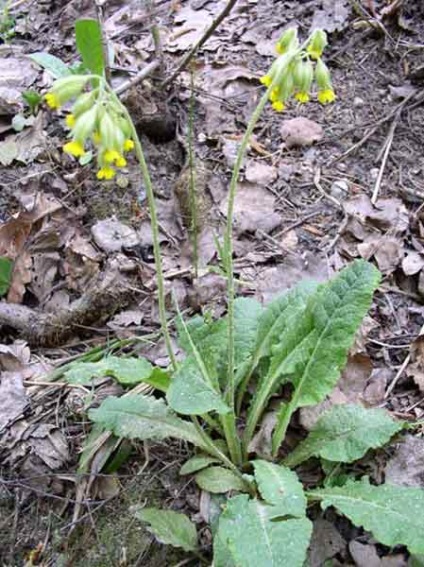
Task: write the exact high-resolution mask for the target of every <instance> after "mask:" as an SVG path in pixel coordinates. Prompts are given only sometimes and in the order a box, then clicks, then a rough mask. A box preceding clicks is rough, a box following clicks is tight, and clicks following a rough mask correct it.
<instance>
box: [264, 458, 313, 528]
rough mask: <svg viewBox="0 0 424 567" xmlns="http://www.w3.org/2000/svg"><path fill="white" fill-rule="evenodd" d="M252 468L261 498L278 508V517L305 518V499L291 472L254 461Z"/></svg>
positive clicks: (273, 465) (300, 485)
mask: <svg viewBox="0 0 424 567" xmlns="http://www.w3.org/2000/svg"><path fill="white" fill-rule="evenodd" d="M253 466H254V468H255V479H256V482H257V484H258V489H259V492H260V493H261V496H262V498H263V499H264V500H265V501H266V502H268V504H273V505H274V506H275V507H276V508H278V515H283V514H284V515H286V516H295V517H299V518H302V517H304V516H305V513H306V497H305V494H304V492H303V487H302V484H301V482H300V481H299V479H298V477H297V475H296V474H295V473H294V472H293V471H291V470H290V469H288V468H286V467H282V466H281V465H275V464H273V463H269V462H268V461H254V463H253Z"/></svg>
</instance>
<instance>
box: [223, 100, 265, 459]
mask: <svg viewBox="0 0 424 567" xmlns="http://www.w3.org/2000/svg"><path fill="white" fill-rule="evenodd" d="M267 101H268V90H267V91H266V92H265V93H264V94H263V96H262V98H261V100H260V101H259V103H258V105H257V107H256V108H255V110H254V112H253V114H252V116H251V118H250V120H249V123H248V125H247V129H246V132H245V134H244V136H243V139H242V141H241V144H240V147H239V150H238V152H237V158H236V162H235V164H234V168H233V173H232V176H231V182H230V188H229V191H228V208H227V225H226V229H225V236H224V247H223V255H224V257H223V258H222V260H223V263H224V267H225V272H226V276H227V296H228V315H227V317H228V369H227V390H226V396H225V397H226V401H227V403H228V405H229V406H230V407H231V409H232V411H231V412H230V413H228V414H226V415H223V416H221V423H222V427H223V429H224V433H225V439H226V442H227V445H228V449H229V451H230V455H231V458H232V459H233V461H234V462H236V463H238V464H239V463H241V444H240V439H239V436H238V434H237V427H236V414H235V411H234V396H235V386H236V385H235V380H234V360H235V358H234V299H235V285H234V265H233V215H234V201H235V196H236V191H237V181H238V178H239V175H240V169H241V166H242V163H243V158H244V155H245V153H246V150H247V146H248V144H249V140H250V137H251V135H252V133H253V130H254V128H255V125H256V123H257V121H258V120H259V117H260V115H261V113H262V111H263V109H264V107H265V105H266V103H267Z"/></svg>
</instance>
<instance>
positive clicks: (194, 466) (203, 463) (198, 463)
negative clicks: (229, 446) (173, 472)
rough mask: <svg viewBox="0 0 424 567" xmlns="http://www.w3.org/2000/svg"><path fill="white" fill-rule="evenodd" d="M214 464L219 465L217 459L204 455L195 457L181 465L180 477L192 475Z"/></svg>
mask: <svg viewBox="0 0 424 567" xmlns="http://www.w3.org/2000/svg"><path fill="white" fill-rule="evenodd" d="M215 463H219V461H218V459H214V458H213V457H208V456H206V455H195V456H194V457H191V459H189V460H188V461H186V462H185V463H184V464H183V466H182V467H181V469H180V475H181V476H184V475H186V474H192V473H194V472H197V471H200V470H201V469H205V468H206V467H208V466H209V465H213V464H215Z"/></svg>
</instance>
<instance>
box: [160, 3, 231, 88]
mask: <svg viewBox="0 0 424 567" xmlns="http://www.w3.org/2000/svg"><path fill="white" fill-rule="evenodd" d="M236 3H237V0H229V1H228V3H227V5H226V6H225V8H224V9H223V10H222V12H221V13H220V14H218V16H217V17H216V19H215V20H214V21H213V22H212V24H211V25H210V26H209V28H208V29H207V30H206V31H205V33H204V34H203V35H202V37H201V38H200V39H199V41H198V42H197V43H195V44H194V46H193V47H192V49H191V50H190V51H189V52H188V53H187V54H186V55H184V57H183V58H182V59H181V62H180V64H179V65H178V67H177V68H176V69H175V71H174V72H173V73H172V74H171V76H170V77H169V78H168V79H166V81H164V82H163V83H162V85H161V87H162V88H163V89H166V88H167V87H169V85H170V84H171V83H172V82H173V81H175V79H176V78H177V77H178V75H179V74H180V73H181V72H182V71H183V70H184V69H185V68H186V67H187V64H188V63H189V61H190V60H191V59H192V58H193V56H194V55H195V53H196V51H197V50H198V49H200V47H202V45H203V44H204V43H205V41H207V40H208V39H209V38H210V37H211V35H212V34H213V32H214V31H215V30H216V28H217V27H218V26H219V24H220V23H221V22H222V21H223V20H224V19H225V18H226V17H227V16H228V14H229V13H230V12H231V10H232V9H233V8H234V6H235V4H236Z"/></svg>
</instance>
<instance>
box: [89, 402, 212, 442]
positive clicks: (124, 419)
mask: <svg viewBox="0 0 424 567" xmlns="http://www.w3.org/2000/svg"><path fill="white" fill-rule="evenodd" d="M89 417H90V419H91V420H92V421H94V422H95V423H99V424H100V425H101V426H102V427H104V428H105V429H109V430H110V431H113V433H114V434H115V435H117V436H120V437H128V438H129V439H141V440H145V439H165V438H167V437H173V438H175V439H185V440H186V441H189V442H190V443H193V445H196V446H197V447H200V448H201V449H203V450H207V448H206V446H205V443H204V441H203V439H202V437H201V436H200V434H199V433H198V432H197V430H196V428H195V427H194V425H193V424H192V423H189V422H188V421H184V420H183V419H180V418H179V417H177V416H176V415H174V414H173V413H172V412H171V411H170V409H169V408H168V407H167V405H166V404H165V401H164V400H162V399H159V400H158V399H156V398H153V397H152V396H143V395H141V394H134V395H128V396H122V398H116V397H113V396H111V397H109V398H107V399H106V400H104V402H103V403H102V404H101V406H100V407H99V408H97V409H92V410H90V411H89Z"/></svg>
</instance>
